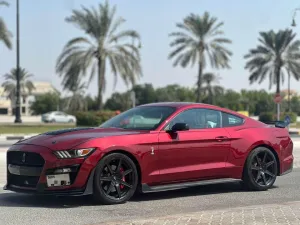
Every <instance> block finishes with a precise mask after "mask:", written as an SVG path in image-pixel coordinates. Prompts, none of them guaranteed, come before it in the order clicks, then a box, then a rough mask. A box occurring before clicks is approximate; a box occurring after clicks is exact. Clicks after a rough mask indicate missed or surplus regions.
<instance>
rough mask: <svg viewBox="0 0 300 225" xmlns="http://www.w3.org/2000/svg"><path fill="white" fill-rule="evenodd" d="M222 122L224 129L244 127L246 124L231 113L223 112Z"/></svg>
mask: <svg viewBox="0 0 300 225" xmlns="http://www.w3.org/2000/svg"><path fill="white" fill-rule="evenodd" d="M222 122H223V127H233V126H239V125H242V124H243V123H244V119H243V118H241V117H238V116H234V115H232V114H229V113H224V112H222Z"/></svg>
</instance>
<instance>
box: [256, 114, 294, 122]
mask: <svg viewBox="0 0 300 225" xmlns="http://www.w3.org/2000/svg"><path fill="white" fill-rule="evenodd" d="M287 115H288V116H290V118H291V123H296V122H297V114H296V113H294V112H283V113H281V114H280V120H281V121H283V120H284V119H285V117H286V116H287ZM258 120H259V121H261V122H264V123H265V122H271V121H275V120H277V116H276V114H275V113H273V112H262V113H260V115H259V119H258Z"/></svg>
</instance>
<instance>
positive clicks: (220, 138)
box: [215, 136, 228, 142]
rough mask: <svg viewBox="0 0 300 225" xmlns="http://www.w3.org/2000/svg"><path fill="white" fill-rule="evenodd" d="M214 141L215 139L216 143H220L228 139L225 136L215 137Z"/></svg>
mask: <svg viewBox="0 0 300 225" xmlns="http://www.w3.org/2000/svg"><path fill="white" fill-rule="evenodd" d="M215 139H216V140H217V141H219V142H221V141H225V140H227V139H228V137H226V136H218V137H216V138H215Z"/></svg>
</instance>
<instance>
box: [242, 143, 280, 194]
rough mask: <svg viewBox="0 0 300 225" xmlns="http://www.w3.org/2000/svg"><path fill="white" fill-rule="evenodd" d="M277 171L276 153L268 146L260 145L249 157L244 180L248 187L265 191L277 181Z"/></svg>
mask: <svg viewBox="0 0 300 225" xmlns="http://www.w3.org/2000/svg"><path fill="white" fill-rule="evenodd" d="M277 173H278V167H277V161H276V157H275V155H274V153H273V152H272V151H271V150H270V149H268V148H265V147H258V148H256V149H254V150H253V151H252V152H251V153H250V154H249V156H248V158H247V161H246V165H245V168H244V174H243V180H244V182H245V184H246V187H247V188H248V189H250V190H258V191H264V190H267V189H269V188H270V187H271V186H272V185H273V184H274V183H275V181H276V177H277Z"/></svg>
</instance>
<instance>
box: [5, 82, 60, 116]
mask: <svg viewBox="0 0 300 225" xmlns="http://www.w3.org/2000/svg"><path fill="white" fill-rule="evenodd" d="M33 84H34V87H35V89H34V90H32V92H31V94H28V95H27V97H26V98H23V97H21V115H25V116H29V115H31V111H30V105H31V104H32V102H34V101H35V97H36V96H38V95H42V94H46V93H59V91H58V90H57V89H56V88H55V87H54V86H53V85H52V84H51V83H49V82H33ZM14 108H15V100H14V99H9V98H8V93H5V92H4V88H3V87H1V86H0V115H13V114H14Z"/></svg>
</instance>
